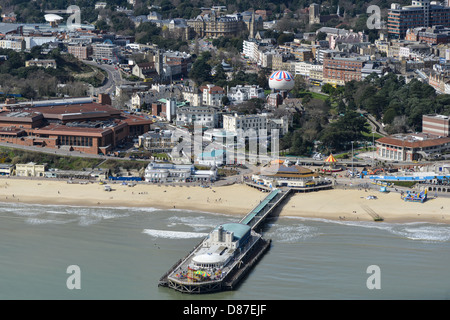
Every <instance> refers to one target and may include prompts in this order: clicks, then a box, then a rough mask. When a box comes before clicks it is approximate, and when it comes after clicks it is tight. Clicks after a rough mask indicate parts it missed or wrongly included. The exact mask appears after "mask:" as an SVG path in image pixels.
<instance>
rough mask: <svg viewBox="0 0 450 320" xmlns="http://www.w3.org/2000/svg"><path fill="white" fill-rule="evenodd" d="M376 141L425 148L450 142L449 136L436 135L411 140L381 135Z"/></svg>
mask: <svg viewBox="0 0 450 320" xmlns="http://www.w3.org/2000/svg"><path fill="white" fill-rule="evenodd" d="M377 142H378V143H384V144H389V145H392V146H397V147H407V148H415V149H417V148H425V147H433V146H439V145H442V144H446V143H450V137H441V138H439V137H436V138H429V139H424V140H411V139H399V138H395V137H393V136H388V137H383V138H380V139H378V140H377Z"/></svg>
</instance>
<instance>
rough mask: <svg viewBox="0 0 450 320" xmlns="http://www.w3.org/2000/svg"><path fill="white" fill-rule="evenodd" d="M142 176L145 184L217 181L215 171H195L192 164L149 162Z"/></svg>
mask: <svg viewBox="0 0 450 320" xmlns="http://www.w3.org/2000/svg"><path fill="white" fill-rule="evenodd" d="M144 176H145V181H146V182H153V183H166V182H178V183H179V182H211V181H214V180H216V179H217V171H216V170H197V169H195V166H194V165H193V164H171V163H156V162H150V163H149V164H148V166H147V167H146V168H145V173H144Z"/></svg>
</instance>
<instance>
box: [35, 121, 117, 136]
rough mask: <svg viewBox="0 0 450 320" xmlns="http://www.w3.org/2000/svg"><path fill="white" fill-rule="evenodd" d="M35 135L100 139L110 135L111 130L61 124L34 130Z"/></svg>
mask: <svg viewBox="0 0 450 320" xmlns="http://www.w3.org/2000/svg"><path fill="white" fill-rule="evenodd" d="M34 133H35V134H52V135H67V136H86V137H98V138H99V137H102V136H105V135H107V134H109V133H112V130H111V128H85V127H69V126H65V125H62V124H50V125H48V126H46V127H42V128H39V129H34Z"/></svg>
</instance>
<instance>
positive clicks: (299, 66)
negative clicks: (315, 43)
mask: <svg viewBox="0 0 450 320" xmlns="http://www.w3.org/2000/svg"><path fill="white" fill-rule="evenodd" d="M312 66H313V64H312V63H308V62H303V61H302V62H295V64H294V68H295V69H294V74H295V75H301V76H303V77H309V75H310V71H311V69H312Z"/></svg>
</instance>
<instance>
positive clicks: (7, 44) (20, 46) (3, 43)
mask: <svg viewBox="0 0 450 320" xmlns="http://www.w3.org/2000/svg"><path fill="white" fill-rule="evenodd" d="M0 48H2V49H11V50H14V51H22V50H25V48H26V46H25V40H23V39H2V40H0Z"/></svg>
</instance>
